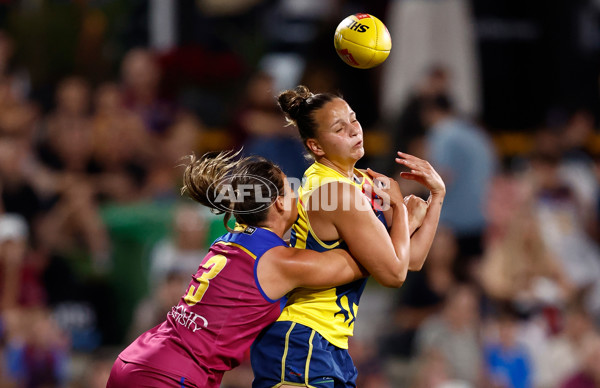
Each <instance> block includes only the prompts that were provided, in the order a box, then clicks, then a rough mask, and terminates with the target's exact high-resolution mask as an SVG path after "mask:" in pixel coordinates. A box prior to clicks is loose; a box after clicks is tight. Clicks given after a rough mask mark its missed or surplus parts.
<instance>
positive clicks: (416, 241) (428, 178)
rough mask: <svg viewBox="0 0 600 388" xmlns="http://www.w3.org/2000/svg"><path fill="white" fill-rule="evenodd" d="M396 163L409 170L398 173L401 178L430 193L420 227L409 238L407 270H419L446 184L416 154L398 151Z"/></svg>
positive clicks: (434, 228)
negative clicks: (411, 181) (423, 187)
mask: <svg viewBox="0 0 600 388" xmlns="http://www.w3.org/2000/svg"><path fill="white" fill-rule="evenodd" d="M396 163H398V164H401V165H404V166H406V167H408V168H409V170H410V171H408V172H402V173H400V177H401V178H403V179H408V180H414V181H416V182H418V183H420V184H422V185H423V186H425V187H427V188H428V189H429V192H430V195H429V199H428V200H427V202H428V203H429V206H428V208H427V214H425V218H424V219H423V223H422V224H421V227H420V228H419V229H418V230H417V231H416V232H415V233H414V234H413V235H412V237H411V239H410V264H409V270H411V271H419V270H420V269H421V268H423V264H424V263H425V259H426V258H427V254H428V253H429V248H431V244H432V242H433V238H434V237H435V233H436V230H437V227H438V223H439V221H440V213H441V212H442V204H443V203H444V197H445V195H446V186H445V184H444V181H443V180H442V178H441V177H440V175H439V174H438V173H437V171H435V169H434V168H433V167H432V166H431V165H430V164H429V162H427V161H426V160H423V159H420V158H417V157H416V156H413V155H409V154H405V153H403V152H398V158H396Z"/></svg>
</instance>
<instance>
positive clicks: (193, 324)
mask: <svg viewBox="0 0 600 388" xmlns="http://www.w3.org/2000/svg"><path fill="white" fill-rule="evenodd" d="M167 315H170V316H172V317H173V319H174V320H175V322H177V323H178V324H180V325H182V326H183V327H185V328H186V329H189V330H191V331H192V332H194V333H195V332H196V331H198V330H202V329H203V328H205V327H208V321H207V320H206V318H204V317H203V316H202V315H199V314H196V313H194V312H191V311H188V310H187V309H186V308H185V306H181V305H180V306H173V307H172V308H171V311H169V313H168V314H167Z"/></svg>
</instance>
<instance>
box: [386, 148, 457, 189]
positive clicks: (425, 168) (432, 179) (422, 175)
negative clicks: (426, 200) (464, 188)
mask: <svg viewBox="0 0 600 388" xmlns="http://www.w3.org/2000/svg"><path fill="white" fill-rule="evenodd" d="M398 156H399V157H398V158H396V163H398V164H401V165H404V166H406V167H408V168H409V169H410V171H408V172H401V173H400V177H401V178H403V179H408V180H411V181H416V182H419V183H420V184H422V185H423V186H425V187H427V188H428V189H429V191H431V194H432V195H437V196H439V195H442V196H443V195H445V194H446V185H445V184H444V181H443V180H442V177H440V174H438V173H437V171H435V169H434V168H433V167H432V166H431V164H429V162H428V161H426V160H423V159H419V158H417V157H416V156H413V155H410V154H405V153H404V152H400V151H398Z"/></svg>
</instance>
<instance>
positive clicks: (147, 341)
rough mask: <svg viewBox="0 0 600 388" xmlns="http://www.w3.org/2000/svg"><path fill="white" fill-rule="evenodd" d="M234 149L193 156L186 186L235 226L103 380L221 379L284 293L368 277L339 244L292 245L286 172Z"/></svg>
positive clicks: (181, 383)
mask: <svg viewBox="0 0 600 388" xmlns="http://www.w3.org/2000/svg"><path fill="white" fill-rule="evenodd" d="M236 157H237V154H232V153H220V154H218V155H216V156H215V155H205V156H203V157H202V158H199V159H197V158H193V157H192V158H191V160H190V163H189V164H188V165H187V167H186V170H185V172H184V187H183V191H185V192H187V193H188V194H189V195H190V196H191V197H192V198H193V199H195V200H196V201H198V202H200V203H201V204H203V205H206V206H208V207H210V208H212V209H215V210H220V211H222V212H225V219H224V222H225V225H227V221H228V220H229V218H230V217H231V216H232V215H233V216H235V218H236V221H237V222H238V224H239V226H238V227H237V228H236V230H235V231H230V233H227V234H225V235H223V236H222V237H220V238H219V239H217V240H216V241H215V243H213V244H212V246H211V247H210V251H209V253H208V254H207V255H206V256H205V257H204V258H203V259H200V258H199V261H200V266H199V268H198V272H197V273H196V274H195V275H194V276H193V277H192V280H191V282H190V284H189V286H188V289H187V290H186V292H185V293H184V294H183V295H182V297H181V299H180V300H179V303H178V305H177V306H174V307H173V308H172V310H171V312H170V313H169V314H168V315H167V317H166V320H165V321H164V322H163V323H162V324H160V325H158V326H156V327H155V328H153V329H151V330H149V331H147V332H145V333H143V334H142V335H141V336H140V337H138V338H137V339H136V340H135V341H134V342H133V343H132V344H131V345H129V346H128V347H127V348H126V349H125V350H123V352H121V354H120V355H119V357H118V359H117V360H116V361H115V363H114V366H113V369H112V371H111V375H110V378H109V381H108V385H107V387H109V388H115V387H208V388H216V387H219V385H220V382H221V378H222V377H223V374H224V372H225V371H227V370H230V369H232V368H234V367H236V366H237V365H239V363H240V361H241V359H242V357H243V355H244V353H245V352H246V351H247V350H248V348H249V347H250V344H251V343H252V341H253V340H254V339H255V338H256V336H257V335H258V333H259V332H260V331H261V330H262V329H263V328H264V327H266V326H267V325H268V324H270V323H273V322H274V321H275V320H276V319H277V317H278V316H279V314H280V312H281V307H282V304H281V298H282V297H283V296H284V295H285V294H286V293H287V292H289V291H290V290H292V289H294V288H296V287H299V286H302V287H330V286H335V285H341V284H344V283H347V282H350V281H353V280H356V279H359V278H361V277H364V276H366V273H365V272H364V270H363V269H361V267H360V266H359V265H358V264H357V263H356V262H355V261H354V260H353V259H352V258H351V256H350V255H349V254H348V253H347V252H346V251H343V250H341V249H334V250H330V251H327V252H324V253H317V252H314V251H311V250H305V249H302V250H301V249H294V248H290V247H289V246H288V244H287V243H286V242H285V241H284V240H283V239H282V236H283V235H284V233H285V232H286V231H287V230H288V229H289V228H290V227H291V225H292V224H293V223H294V220H296V218H297V207H296V203H295V196H294V194H293V193H292V191H291V188H290V186H289V184H288V182H287V179H286V177H285V175H284V174H283V173H282V172H281V170H280V169H279V168H278V167H277V166H275V165H274V164H273V163H271V162H270V161H267V160H265V159H261V158H244V159H239V160H238V159H236ZM240 193H245V195H239V194H240ZM223 194H225V195H223ZM227 194H230V195H227ZM233 194H235V195H233ZM417 222H419V221H417ZM400 226H401V225H400V224H399V225H398V227H400ZM396 229H398V228H393V230H392V232H391V233H396Z"/></svg>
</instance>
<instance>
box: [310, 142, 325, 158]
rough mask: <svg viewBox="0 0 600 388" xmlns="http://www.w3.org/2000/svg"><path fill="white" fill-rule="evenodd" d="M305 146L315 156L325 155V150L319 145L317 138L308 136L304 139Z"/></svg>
mask: <svg viewBox="0 0 600 388" xmlns="http://www.w3.org/2000/svg"><path fill="white" fill-rule="evenodd" d="M306 146H307V147H308V149H309V150H310V151H311V152H312V153H313V154H314V155H315V156H323V155H325V152H324V151H323V148H322V147H321V145H320V144H319V142H318V141H317V139H313V138H310V139H308V140H306Z"/></svg>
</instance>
